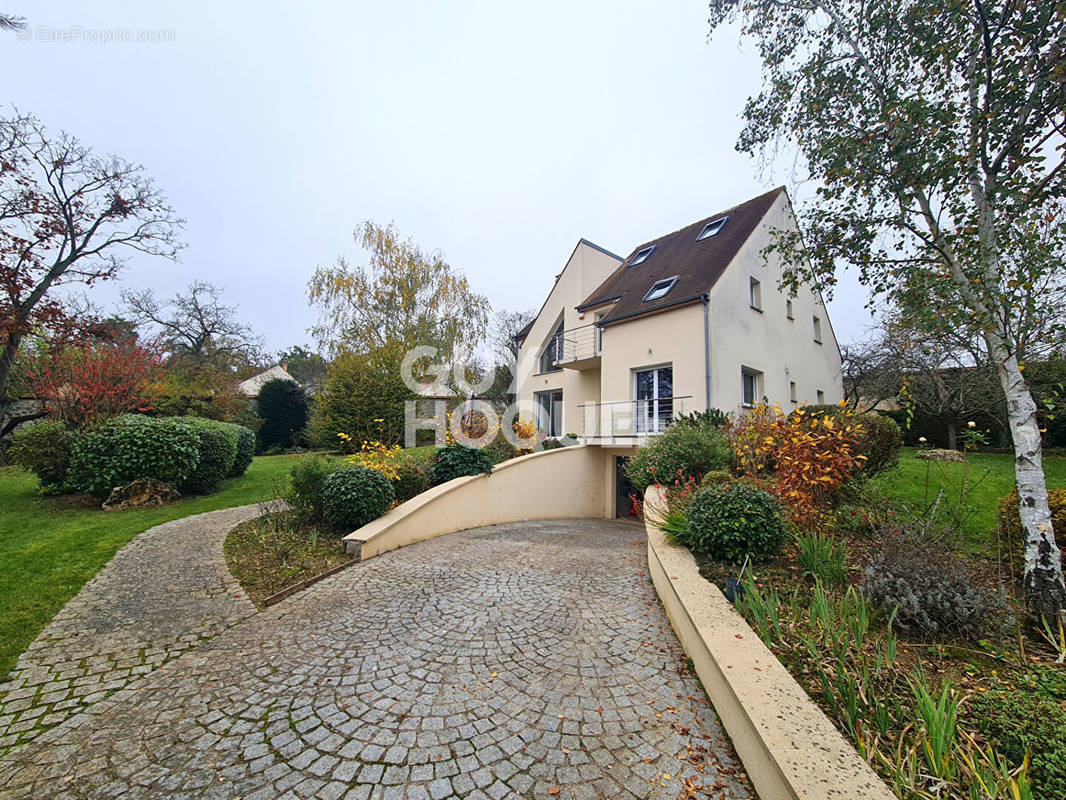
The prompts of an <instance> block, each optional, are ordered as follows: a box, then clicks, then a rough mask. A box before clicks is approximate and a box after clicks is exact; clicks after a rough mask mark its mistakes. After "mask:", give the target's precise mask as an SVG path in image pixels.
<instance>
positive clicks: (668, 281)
mask: <svg viewBox="0 0 1066 800" xmlns="http://www.w3.org/2000/svg"><path fill="white" fill-rule="evenodd" d="M675 283H677V275H675V276H674V277H672V278H664V279H663V280H661V281H656V282H655V283H653V284H652V286H651V288H650V289H648V293H647V294H646V295H644V302H645V303H650V302H651V301H652V300H659V299H661V298H663V297H666V295H668V294H670V290H671V289H673V288H674V284H675Z"/></svg>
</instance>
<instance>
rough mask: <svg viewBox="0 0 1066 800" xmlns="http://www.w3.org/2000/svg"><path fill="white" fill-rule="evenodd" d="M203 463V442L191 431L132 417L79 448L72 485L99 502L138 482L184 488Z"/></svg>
mask: <svg viewBox="0 0 1066 800" xmlns="http://www.w3.org/2000/svg"><path fill="white" fill-rule="evenodd" d="M199 460H200V438H199V436H198V435H197V432H196V431H195V430H193V428H191V427H190V426H189V425H186V424H184V423H182V422H181V421H180V420H176V419H172V418H164V419H151V418H149V417H144V416H140V415H137V414H128V415H126V416H122V417H116V418H115V419H112V420H109V421H107V422H105V423H104V424H103V425H101V426H100V427H99V428H97V429H96V430H95V431H91V432H90V433H87V434H85V435H84V436H81V437H80V438H79V439H78V440H77V441H76V442H75V443H74V446H73V448H72V450H71V457H70V472H69V473H68V484H69V485H70V486H71V488H73V489H74V490H76V491H81V492H88V493H89V494H91V495H93V496H94V497H99V498H104V497H107V495H108V493H109V492H110V491H111V490H112V489H114V488H115V487H116V486H123V485H125V484H127V483H129V482H130V481H134V480H137V479H138V478H155V479H156V480H160V481H163V482H164V483H169V484H170V485H171V486H183V485H184V484H185V482H186V481H187V480H188V478H189V476H190V475H192V473H193V470H195V469H196V465H197V463H198V462H199Z"/></svg>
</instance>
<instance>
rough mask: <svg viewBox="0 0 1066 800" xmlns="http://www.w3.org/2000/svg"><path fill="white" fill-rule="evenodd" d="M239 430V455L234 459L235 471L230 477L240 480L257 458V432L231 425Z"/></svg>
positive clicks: (232, 471) (242, 426)
mask: <svg viewBox="0 0 1066 800" xmlns="http://www.w3.org/2000/svg"><path fill="white" fill-rule="evenodd" d="M230 424H232V425H233V426H234V427H236V429H237V453H236V455H235V456H234V458H233V469H231V470H230V473H229V477H231V478H239V477H240V476H241V475H243V474H244V473H245V472H247V471H248V467H250V466H251V464H252V460H253V459H254V458H255V431H253V430H252V429H251V428H248V427H246V426H244V425H238V424H236V423H230Z"/></svg>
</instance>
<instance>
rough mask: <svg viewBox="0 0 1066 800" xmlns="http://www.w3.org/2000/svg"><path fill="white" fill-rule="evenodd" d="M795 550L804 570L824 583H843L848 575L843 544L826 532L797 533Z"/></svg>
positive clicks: (846, 558)
mask: <svg viewBox="0 0 1066 800" xmlns="http://www.w3.org/2000/svg"><path fill="white" fill-rule="evenodd" d="M795 544H796V552H797V554H798V561H799V564H800V566H801V567H803V569H804V571H805V572H806V573H807V574H808V575H810V576H811V577H812V578H819V579H821V580H823V581H825V582H826V583H843V582H844V580H845V579H846V578H847V577H848V554H847V550H845V549H844V545H843V544H841V543H840V542H838V541H836V539H834V538H833V537H832V536H830V535H829V534H826V533H817V532H814V533H797V534H796V539H795Z"/></svg>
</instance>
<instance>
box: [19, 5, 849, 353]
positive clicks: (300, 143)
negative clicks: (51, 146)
mask: <svg viewBox="0 0 1066 800" xmlns="http://www.w3.org/2000/svg"><path fill="white" fill-rule="evenodd" d="M3 10H4V11H5V12H7V13H13V14H18V15H21V16H23V17H25V18H26V19H27V21H28V22H29V24H30V30H29V32H28V33H29V41H25V42H21V41H18V40H17V39H16V37H15V36H14V35H13V34H6V35H2V36H0V74H3V75H4V76H5V81H4V83H5V86H6V88H7V95H8V97H7V100H8V101H9V102H10V103H13V104H14V105H16V106H17V107H18V108H19V109H20V110H22V111H28V112H33V113H34V114H36V115H37V116H39V117H40V118H41V119H42V120H43V121H44V122H45V124H46V125H48V126H49V127H50V128H52V129H54V130H57V131H58V130H59V129H66V130H68V131H69V132H71V133H73V134H75V135H77V136H78V137H79V138H81V139H82V141H83V142H85V143H86V144H88V145H90V146H92V147H93V148H94V149H97V150H101V151H110V152H116V153H119V154H121V155H123V156H125V157H127V158H130V159H134V160H138V161H140V162H142V163H143V164H144V165H145V166H146V167H147V168H148V171H149V172H150V174H151V175H153V176H154V177H155V178H156V180H157V182H158V183H159V185H160V186H161V187H162V188H163V189H164V190H165V191H166V192H167V193H168V195H169V197H170V199H171V201H172V203H173V205H174V206H175V207H176V208H177V210H178V212H179V213H180V214H181V215H182V216H184V217H185V218H186V219H187V220H188V229H187V232H186V236H185V239H186V241H187V243H188V245H189V247H188V249H187V250H186V251H185V252H184V253H183V257H182V260H181V262H180V263H179V264H177V265H173V264H170V263H168V262H165V261H162V260H156V259H149V258H143V257H139V258H136V259H133V260H132V261H131V263H130V267H129V268H128V270H127V271H126V272H125V273H124V276H123V280H124V282H125V284H126V285H136V286H150V287H153V288H155V289H157V290H159V291H160V292H163V293H166V294H169V293H172V292H174V291H177V290H179V289H181V288H182V287H184V286H185V285H186V284H188V283H189V282H190V281H191V280H193V279H196V278H201V279H204V280H208V281H211V282H213V283H217V284H219V285H222V286H223V287H224V288H225V293H226V297H227V300H228V301H229V302H230V303H236V304H238V305H239V306H240V311H241V315H242V317H243V318H244V319H246V320H247V321H248V322H249V323H250V324H251V325H252V326H253V327H254V328H255V329H256V331H257V332H259V333H261V334H262V335H263V336H264V337H265V339H266V342H267V345H268V347H270V348H271V349H278V348H282V347H286V346H288V345H291V344H298V343H301V342H305V341H307V340H308V339H309V337H308V335H307V333H306V329H307V328H308V327H309V325H310V324H311V322H312V319H313V317H312V313H311V312H310V310H309V309H308V308H307V305H306V301H305V295H304V287H305V285H306V282H307V278H308V277H309V275H310V273H311V271H312V270H313V269H314V267H315V266H316V265H320V264H326V263H329V262H332V261H333V260H334V259H335V258H336V257H337V256H338V255H341V254H343V255H346V256H348V257H350V258H351V259H353V260H354V261H356V262H358V261H359V260H361V259H362V254H361V253H359V251H358V250H357V249H356V247H355V245H354V243H353V242H352V238H351V231H352V229H353V228H354V227H355V225H356V224H357V223H358V222H360V221H362V220H365V219H374V220H377V221H379V222H388V221H389V220H392V221H395V223H396V225H397V226H398V227H399V229H400V230H401V232H403V233H404V234H407V235H410V236H412V237H414V239H415V240H416V241H417V242H418V243H419V244H420V245H421V246H422V247H424V248H439V249H441V250H443V251H444V253H445V255H446V257H447V259H448V261H449V262H450V263H451V264H453V265H454V266H456V267H459V268H461V269H462V270H464V271H465V272H466V274H467V275H468V276H469V277H470V280H471V282H472V284H473V286H474V287H475V288H476V289H477V290H478V291H481V292H483V293H485V294H486V295H488V297H489V299H490V301H491V302H492V304H493V307H494V308H509V309H521V308H534V307H537V306H539V304H540V302H541V301H542V300H543V298H544V296H545V295H546V293H547V292H548V290H549V289H550V288H551V283H552V279H553V277H554V275H555V274H556V273H557V272H558V271H559V270H560V269H561V267H562V266H563V264H564V262H565V260H566V258H567V257H568V256H569V254H570V251H571V250H572V249H573V246H574V244H575V243H576V241H577V239H578V238H579V237H582V236H584V237H585V238H587V239H590V240H591V241H593V242H596V243H597V244H599V245H602V246H603V247H606V248H608V249H610V250H613V251H614V252H617V253H619V254H622V255H625V254H626V253H628V252H629V251H630V250H631V249H632V247H633V246H634V245H636V244H639V243H640V242H641V241H644V240H646V239H649V238H652V237H654V236H657V235H659V234H662V233H666V232H669V231H672V230H674V229H676V228H678V227H681V226H682V225H685V224H688V223H690V222H692V221H694V220H696V219H699V218H701V217H704V216H707V215H709V214H711V213H713V212H714V211H716V210H719V209H721V208H724V207H727V206H729V205H732V204H734V203H736V202H739V201H742V200H745V199H747V198H749V197H751V196H753V195H755V194H758V193H760V192H761V191H763V190H765V189H766V188H768V187H769V186H772V185H776V184H779V183H786V184H787V183H788V178H789V176H788V175H787V174H784V173H781V174H777V175H774V176H768V177H767V178H766V179H760V176H759V175H758V174H757V168H756V164H755V163H754V162H753V161H752V160H751V159H749V158H747V157H746V156H742V155H740V154H738V153H737V152H736V151H735V150H734V149H733V145H734V142H735V141H736V136H737V132H738V131H739V128H740V121H739V115H740V112H741V110H742V108H743V103H744V100H745V98H746V97H747V96H748V95H749V94H751V93H752V92H754V91H756V90H757V87H758V81H759V63H758V59H757V57H756V55H755V53H754V52H753V51H752V49H751V47H750V46H748V47H746V48H745V49H744V50H742V49H741V48H740V47H739V45H738V41H737V37H736V35H735V34H734V33H730V32H722V33H719V34H718V35H717V36H716V37H715V39H714V41H713V42H711V43H710V44H708V42H707V39H706V36H707V25H706V17H707V9H706V5H705V3H704V2H702V1H701V0H686V1H685V2H665V3H664V2H618V0H611V1H610V2H608V1H607V0H603V1H602V2H574V1H573V0H571V1H570V2H542V3H537V4H529V3H511V2H501V1H500V0H492V1H489V0H485V1H484V2H461V3H460V2H452V3H448V4H444V3H436V2H428V1H427V2H373V3H371V2H359V3H332V4H327V3H314V4H311V3H302V4H296V3H290V4H275V3H269V2H260V3H254V4H253V3H220V2H215V3H196V2H181V3H174V2H152V3H145V2H138V3H134V2H128V3H123V2H116V1H115V0H96V2H93V3H84V2H81V3H78V2H69V1H68V0H50V2H48V3H47V4H45V3H27V2H25V0H10V1H9V2H5V3H4V6H3ZM48 29H52V30H51V31H49V30H48ZM116 29H119V30H122V31H124V32H126V34H127V35H130V36H137V35H138V32H139V31H145V32H149V33H148V34H147V35H149V36H153V37H155V38H160V37H161V38H163V39H170V41H160V42H147V43H132V42H117V41H112V42H110V43H102V42H101V41H99V39H100V37H101V36H104V35H107V34H101V33H97V32H100V31H114V30H116ZM79 31H80V33H79ZM152 32H163V33H152ZM61 37H75V38H78V39H79V40H77V41H59V39H60V38H61ZM49 39H51V41H49ZM89 39H96V41H89ZM793 199H794V200H796V199H798V198H797V197H796V196H795V192H793ZM119 288H120V287H119V286H109V287H104V286H100V287H98V288H95V289H94V290H93V295H92V296H93V297H94V298H96V299H97V300H98V301H100V302H103V303H107V302H109V301H112V300H114V299H115V298H117V295H118V290H119ZM865 297H866V295H865V292H864V291H863V290H862V289H861V288H860V287H858V286H857V285H856V284H855V283H854V281H853V280H850V279H849V280H845V281H843V282H842V286H841V288H840V289H838V292H837V298H836V300H835V301H834V302H833V303H832V305H831V306H830V313H831V316H832V319H833V324H834V327H835V328H836V331H837V335H838V337H839V338H840V340H841V341H842V342H847V341H849V340H851V339H854V338H855V337H857V336H858V335H860V334H861V332H862V328H863V326H864V325H865V324H867V322H868V316H867V314H866V312H865V311H864V310H863V309H862V306H863V303H864V302H865Z"/></svg>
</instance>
